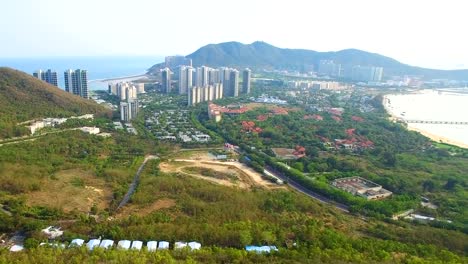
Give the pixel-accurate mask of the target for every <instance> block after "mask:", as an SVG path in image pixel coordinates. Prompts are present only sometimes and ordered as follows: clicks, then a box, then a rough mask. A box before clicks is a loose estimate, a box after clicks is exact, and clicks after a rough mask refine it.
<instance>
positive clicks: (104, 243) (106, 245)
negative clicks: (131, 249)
mask: <svg viewBox="0 0 468 264" xmlns="http://www.w3.org/2000/svg"><path fill="white" fill-rule="evenodd" d="M113 245H114V240H110V239H104V240H102V242H101V244H100V245H99V247H102V248H105V249H110V248H112V246H113Z"/></svg>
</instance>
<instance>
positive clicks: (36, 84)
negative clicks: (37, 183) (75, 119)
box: [0, 68, 107, 138]
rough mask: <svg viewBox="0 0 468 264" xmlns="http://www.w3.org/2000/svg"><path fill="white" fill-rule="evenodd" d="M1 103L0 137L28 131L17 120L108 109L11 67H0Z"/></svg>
mask: <svg viewBox="0 0 468 264" xmlns="http://www.w3.org/2000/svg"><path fill="white" fill-rule="evenodd" d="M0 105H1V107H0V138H5V137H14V136H21V135H23V134H25V133H27V131H26V130H25V129H24V128H21V127H18V126H17V123H20V122H24V121H27V120H31V119H35V118H46V117H68V116H73V115H82V114H93V113H94V114H106V113H107V110H105V109H104V108H103V107H102V106H100V105H98V104H96V103H95V102H94V101H92V100H86V99H83V98H81V97H79V96H76V95H73V94H70V93H67V92H65V91H63V90H61V89H60V88H58V87H55V86H52V85H50V84H48V83H46V82H43V81H40V80H38V79H36V78H34V77H32V76H30V75H28V74H26V73H24V72H21V71H17V70H13V69H10V68H0Z"/></svg>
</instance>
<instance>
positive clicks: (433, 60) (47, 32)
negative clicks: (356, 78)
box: [0, 0, 468, 69]
mask: <svg viewBox="0 0 468 264" xmlns="http://www.w3.org/2000/svg"><path fill="white" fill-rule="evenodd" d="M1 1H2V3H1V5H0V6H1V13H0V57H18V56H21V57H29V56H51V55H55V56H70V55H71V56H81V55H173V54H183V55H187V54H189V53H192V52H193V51H195V50H196V49H198V48H199V47H201V46H203V45H206V44H209V43H219V42H225V41H239V42H242V43H251V42H253V41H256V40H262V41H265V42H268V43H270V44H272V45H275V46H278V47H281V48H303V49H313V50H318V51H336V50H340V49H346V48H357V49H363V50H367V51H370V52H376V53H380V54H383V55H386V56H389V57H393V58H395V59H397V60H399V61H401V62H404V63H408V64H412V65H417V66H424V67H434V68H446V69H450V68H468V34H467V25H468V19H467V18H468V16H467V10H468V3H466V1H465V0H440V1H436V0H424V1H423V0H420V1H419V0H414V1H413V0H269V1H268V0H231V1H225V0H165V1H161V0H73V1H72V0H1Z"/></svg>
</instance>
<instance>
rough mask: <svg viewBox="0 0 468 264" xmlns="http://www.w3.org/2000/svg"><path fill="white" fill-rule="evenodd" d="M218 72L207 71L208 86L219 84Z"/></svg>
mask: <svg viewBox="0 0 468 264" xmlns="http://www.w3.org/2000/svg"><path fill="white" fill-rule="evenodd" d="M219 82H220V79H219V70H217V69H209V70H208V84H210V85H213V84H215V83H219Z"/></svg>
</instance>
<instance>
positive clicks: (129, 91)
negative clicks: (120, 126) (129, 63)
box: [109, 82, 145, 122]
mask: <svg viewBox="0 0 468 264" xmlns="http://www.w3.org/2000/svg"><path fill="white" fill-rule="evenodd" d="M144 92H145V84H144V83H128V82H120V83H113V84H109V93H110V94H113V95H116V96H117V97H119V98H120V120H122V121H124V122H129V121H130V120H132V119H133V118H135V117H136V116H137V114H138V110H139V101H138V94H140V93H144Z"/></svg>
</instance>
